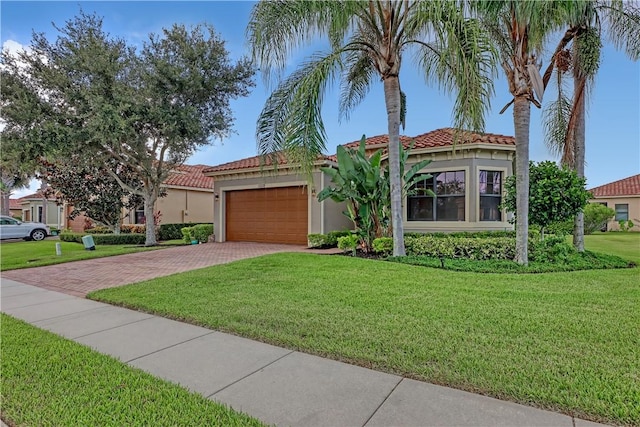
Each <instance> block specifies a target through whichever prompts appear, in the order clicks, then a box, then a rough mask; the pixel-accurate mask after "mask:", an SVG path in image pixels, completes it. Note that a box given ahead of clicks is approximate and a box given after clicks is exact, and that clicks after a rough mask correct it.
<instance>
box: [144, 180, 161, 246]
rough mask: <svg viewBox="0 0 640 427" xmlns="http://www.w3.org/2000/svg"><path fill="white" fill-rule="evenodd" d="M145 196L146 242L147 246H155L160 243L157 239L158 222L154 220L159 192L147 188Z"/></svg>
mask: <svg viewBox="0 0 640 427" xmlns="http://www.w3.org/2000/svg"><path fill="white" fill-rule="evenodd" d="M145 193H146V194H145V196H144V218H145V229H146V239H145V242H144V245H145V246H155V245H157V244H158V242H157V241H156V224H155V222H154V221H153V213H154V212H153V209H154V207H155V204H156V200H158V192H157V191H156V190H154V189H151V190H149V189H147V188H145Z"/></svg>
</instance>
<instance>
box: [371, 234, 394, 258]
mask: <svg viewBox="0 0 640 427" xmlns="http://www.w3.org/2000/svg"><path fill="white" fill-rule="evenodd" d="M373 251H374V252H375V253H378V254H385V255H388V254H390V253H391V252H393V238H391V237H378V238H377V239H374V241H373Z"/></svg>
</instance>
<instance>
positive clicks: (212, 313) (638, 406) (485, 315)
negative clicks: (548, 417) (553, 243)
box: [89, 234, 640, 425]
mask: <svg viewBox="0 0 640 427" xmlns="http://www.w3.org/2000/svg"><path fill="white" fill-rule="evenodd" d="M593 237H596V236H593ZM616 237H617V235H616ZM634 238H640V234H638V235H637V236H635V237H634ZM598 242H599V243H600V244H603V245H604V246H606V242H604V241H600V240H598ZM635 242H638V240H635ZM611 245H613V246H615V245H618V242H613V243H611ZM591 246H592V241H591V237H590V238H589V239H588V241H587V248H588V249H591ZM613 246H612V247H613ZM616 247H617V246H616ZM614 252H615V251H611V253H614ZM635 256H636V258H637V256H638V255H637V254H636V255H635ZM639 278H640V270H639V269H637V268H635V269H622V270H589V271H577V272H568V273H545V274H529V275H521V274H477V273H461V272H451V271H445V270H438V269H432V268H425V267H416V266H410V265H403V264H396V263H389V262H381V261H374V260H366V259H360V258H350V257H344V256H326V255H312V254H304V253H292V254H275V255H269V256H264V257H260V258H254V259H249V260H244V261H239V262H234V263H231V264H226V265H220V266H214V267H210V268H206V269H201V270H196V271H192V272H188V273H183V274H177V275H173V276H169V277H164V278H160V279H155V280H151V281H148V282H143V283H141V284H136V285H130V286H124V287H120V288H112V289H106V290H103V291H98V292H95V293H92V294H90V295H89V297H90V298H94V299H98V300H101V301H106V302H111V303H114V304H119V305H124V306H127V307H132V308H137V309H141V310H144V311H149V312H152V313H157V314H160V315H163V316H166V317H171V318H174V319H179V320H185V321H188V322H192V323H195V324H199V325H204V326H207V327H210V328H213V329H219V330H223V331H229V332H232V333H234V334H238V335H241V336H245V337H249V338H253V339H257V340H260V341H264V342H268V343H272V344H276V345H281V346H284V347H288V348H291V349H297V350H302V351H305V352H308V353H313V354H318V355H321V356H326V357H330V358H333V359H336V360H342V361H347V362H350V363H354V364H358V365H362V366H367V367H371V368H373V369H377V370H381V371H387V372H391V373H396V374H400V375H404V376H407V377H411V378H417V379H422V380H426V381H429V382H433V383H437V384H443V385H448V386H452V387H456V388H459V389H464V390H469V391H473V392H478V393H482V394H486V395H490V396H494V397H498V398H501V399H507V400H512V401H515V402H520V403H524V404H529V405H534V406H538V407H542V408H546V409H551V410H557V411H560V412H564V413H567V414H570V415H574V416H577V417H580V418H586V419H591V420H594V421H604V422H610V423H614V424H626V425H640V377H639V376H638V372H640V357H639V353H638V349H640V332H639V328H638V325H640V310H639V309H638V308H639V307H640V286H639V285H638V283H639V280H638V279H639Z"/></svg>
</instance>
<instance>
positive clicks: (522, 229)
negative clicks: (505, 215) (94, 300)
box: [513, 96, 531, 265]
mask: <svg viewBox="0 0 640 427" xmlns="http://www.w3.org/2000/svg"><path fill="white" fill-rule="evenodd" d="M530 121H531V105H530V104H529V100H528V99H527V98H526V97H525V96H516V98H515V102H514V105H513V123H514V130H515V137H516V170H515V173H516V259H515V261H516V262H517V263H518V264H522V265H528V263H529V254H528V244H529V241H528V239H529V123H530Z"/></svg>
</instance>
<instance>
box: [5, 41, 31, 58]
mask: <svg viewBox="0 0 640 427" xmlns="http://www.w3.org/2000/svg"><path fill="white" fill-rule="evenodd" d="M2 50H6V51H8V52H9V54H10V55H11V56H15V55H17V54H18V53H19V52H22V51H26V52H29V51H30V50H31V49H29V47H25V46H24V45H22V44H21V43H18V42H17V41H15V40H6V41H5V42H4V43H2Z"/></svg>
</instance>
